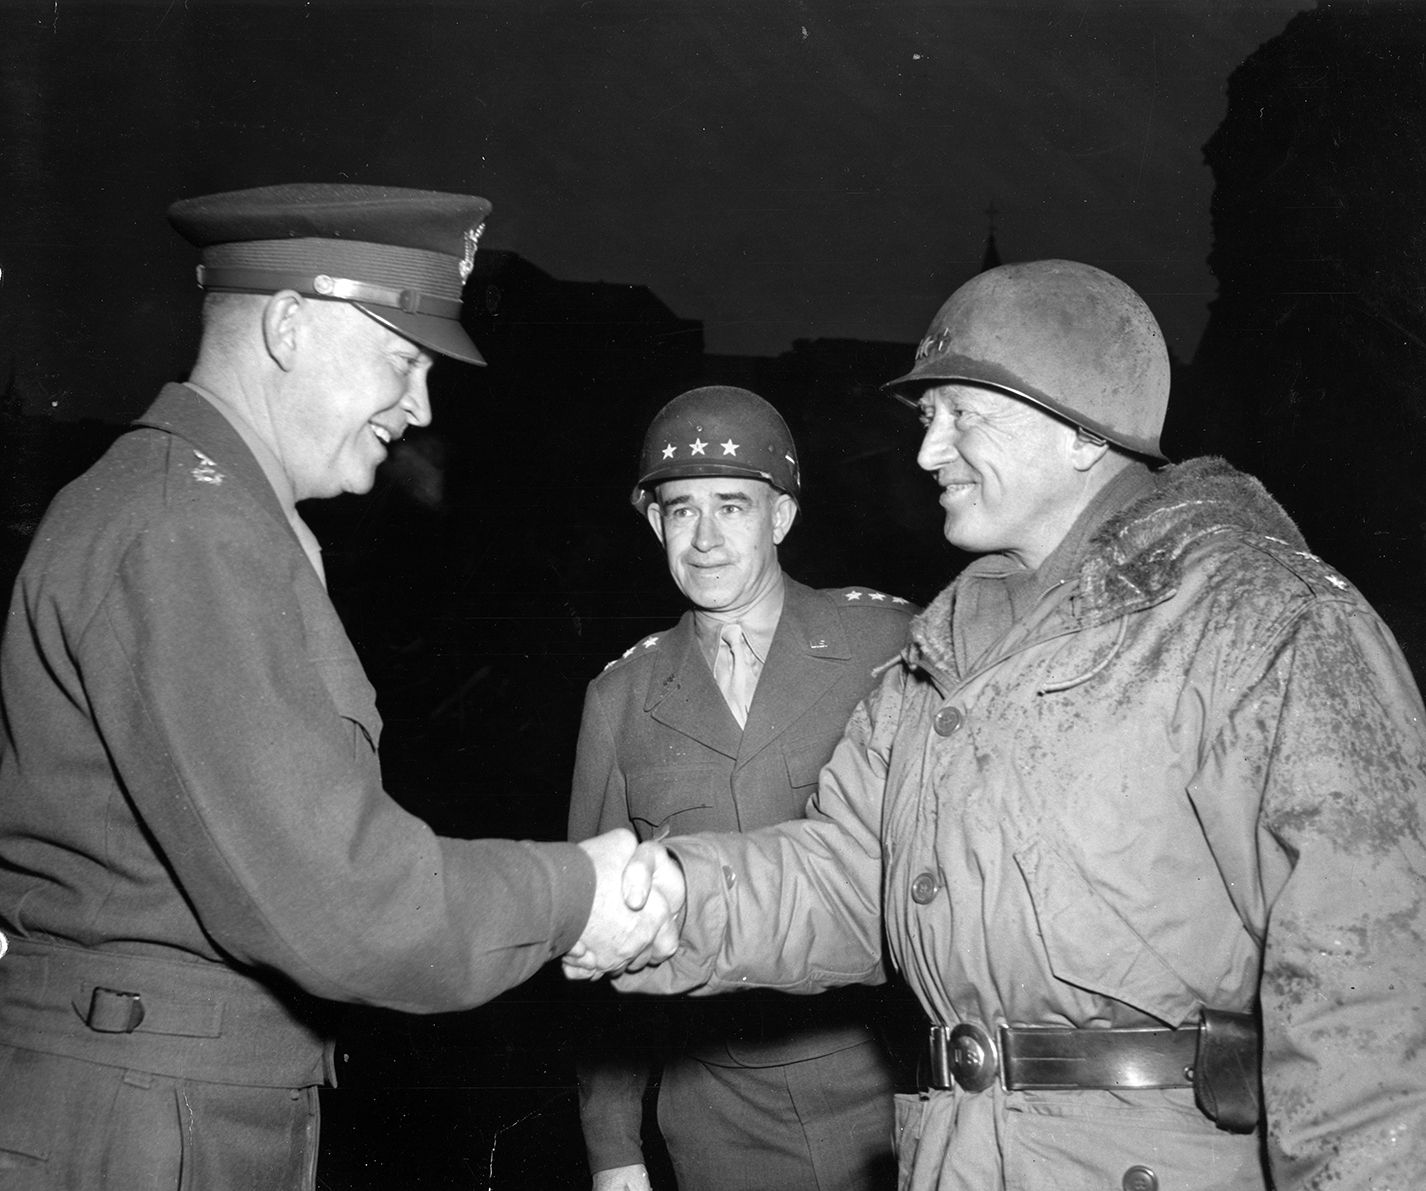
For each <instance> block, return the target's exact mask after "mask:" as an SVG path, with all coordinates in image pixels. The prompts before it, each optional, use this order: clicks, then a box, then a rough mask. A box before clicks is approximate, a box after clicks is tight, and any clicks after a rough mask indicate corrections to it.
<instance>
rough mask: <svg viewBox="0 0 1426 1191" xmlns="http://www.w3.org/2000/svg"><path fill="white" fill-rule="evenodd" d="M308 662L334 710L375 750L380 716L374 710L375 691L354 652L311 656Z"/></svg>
mask: <svg viewBox="0 0 1426 1191" xmlns="http://www.w3.org/2000/svg"><path fill="white" fill-rule="evenodd" d="M312 665H313V666H315V667H316V668H317V672H318V673H319V674H320V675H321V676H322V683H323V685H324V686H326V688H327V693H328V694H330V695H331V697H332V702H333V703H334V704H336V708H337V713H338V714H339V715H340V716H341V717H342V718H343V719H345V720H350V721H351V722H352V723H353V724H354V725H355V726H356V727H357V728H359V729H360V730H361V734H362V735H363V736H365V738H366V741H367V743H368V744H370V745H371V747H372V748H373V749H375V748H376V747H377V746H378V745H379V744H380V743H381V715H380V713H379V712H378V711H377V710H376V690H375V688H373V687H372V685H371V682H370V681H369V680H368V678H367V676H366V671H365V670H363V669H362V665H361V662H360V661H359V660H358V659H357V657H356V655H355V654H352V655H351V656H350V657H323V658H313V659H312Z"/></svg>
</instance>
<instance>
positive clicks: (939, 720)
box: [931, 707, 966, 736]
mask: <svg viewBox="0 0 1426 1191" xmlns="http://www.w3.org/2000/svg"><path fill="white" fill-rule="evenodd" d="M965 720H966V717H965V713H964V712H962V711H961V709H960V708H959V707H943V708H941V710H940V711H938V712H936V718H935V719H934V720H932V721H931V722H932V724H933V725H934V726H935V729H936V735H937V736H950V735H951V734H953V733H954V732H956V731H957V730H959V728H960V726H961V725H962V724H963V723H965Z"/></svg>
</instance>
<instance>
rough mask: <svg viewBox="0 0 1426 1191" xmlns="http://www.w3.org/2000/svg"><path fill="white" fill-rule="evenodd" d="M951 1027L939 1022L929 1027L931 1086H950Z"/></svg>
mask: <svg viewBox="0 0 1426 1191" xmlns="http://www.w3.org/2000/svg"><path fill="white" fill-rule="evenodd" d="M950 1035H951V1027H950V1026H943V1025H941V1024H940V1023H939V1022H937V1023H934V1024H933V1025H932V1026H931V1086H932V1087H933V1088H949V1087H950V1086H951V1048H950Z"/></svg>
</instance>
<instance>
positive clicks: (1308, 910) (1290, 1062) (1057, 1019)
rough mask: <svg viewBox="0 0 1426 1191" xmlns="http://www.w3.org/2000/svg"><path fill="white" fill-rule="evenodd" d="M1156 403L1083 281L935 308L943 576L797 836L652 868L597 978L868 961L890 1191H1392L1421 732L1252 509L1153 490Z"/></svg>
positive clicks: (1187, 468) (819, 973)
mask: <svg viewBox="0 0 1426 1191" xmlns="http://www.w3.org/2000/svg"><path fill="white" fill-rule="evenodd" d="M1168 378H1169V369H1168V360H1167V355H1166V352H1165V350H1164V346H1163V342H1162V339H1161V337H1160V335H1159V331H1158V328H1157V326H1156V325H1155V323H1154V320H1153V318H1152V316H1151V315H1150V314H1149V311H1148V309H1147V308H1146V306H1145V305H1144V303H1143V302H1142V301H1141V300H1140V299H1139V297H1138V296H1137V295H1136V294H1134V293H1133V292H1132V291H1131V290H1129V288H1128V287H1127V286H1125V285H1123V284H1122V283H1121V282H1119V281H1117V280H1116V279H1115V278H1113V277H1110V276H1109V275H1108V274H1105V273H1103V272H1101V271H1100V270H1098V269H1094V268H1091V267H1089V266H1087V265H1081V264H1075V263H1072V262H1068V261H1039V262H1034V263H1030V264H1020V265H1009V266H1005V267H1003V268H997V269H994V270H991V271H988V272H986V273H984V274H982V275H981V276H979V277H976V278H975V279H974V280H972V281H970V282H969V283H967V284H966V285H965V286H964V287H962V288H961V289H960V290H958V291H957V292H956V293H955V294H954V295H953V296H952V297H951V298H950V300H949V301H948V302H947V303H946V304H945V306H944V307H943V308H942V309H941V311H940V313H939V314H938V315H937V316H936V319H935V321H934V322H933V323H932V325H931V328H930V331H929V332H928V334H927V336H926V338H925V339H924V340H923V341H922V343H921V345H920V347H919V349H918V351H917V354H916V360H915V363H914V365H913V367H912V369H911V371H910V372H908V373H907V374H906V375H905V376H903V377H900V378H899V379H897V380H896V381H893V382H892V386H891V387H892V388H893V390H894V391H895V392H896V393H897V394H898V395H900V396H902V397H903V398H904V399H906V400H907V401H909V402H911V403H913V404H914V405H915V406H916V407H917V408H918V410H919V411H920V414H921V420H922V423H923V425H924V427H925V437H924V440H923V442H922V445H921V451H920V456H919V462H920V465H921V466H922V467H923V468H924V469H925V470H926V471H928V472H929V473H930V474H931V475H932V476H933V477H934V478H935V480H936V482H937V485H938V487H939V489H940V503H941V506H942V507H943V509H944V510H945V536H946V537H947V539H948V540H949V541H951V542H953V543H954V544H956V545H957V546H960V547H962V548H963V549H966V550H970V551H973V552H975V553H977V554H978V555H980V557H979V558H977V559H976V560H975V561H974V562H972V563H971V564H970V565H969V566H968V567H966V568H965V570H964V571H963V572H962V573H961V574H960V576H959V577H958V578H957V579H956V580H955V581H954V582H953V583H952V584H951V585H950V586H949V587H948V588H947V589H946V591H945V592H944V593H942V595H941V596H939V597H938V598H937V599H936V600H935V601H934V602H933V603H932V604H931V605H930V607H928V608H927V610H926V611H925V613H924V614H922V615H921V616H920V617H918V618H917V620H916V622H915V624H914V625H913V627H912V632H911V637H912V643H911V645H910V647H909V648H908V649H907V651H906V652H905V654H904V655H903V657H902V660H901V664H900V665H899V666H897V667H895V668H893V669H891V670H889V671H888V672H887V673H886V675H885V677H884V678H883V680H882V682H881V684H880V685H879V687H878V688H877V690H876V691H875V693H874V694H873V695H872V696H871V698H870V699H869V700H868V701H867V702H866V704H864V705H863V706H862V707H860V708H858V710H857V713H856V715H855V716H854V717H853V719H852V721H851V722H850V724H849V725H848V728H847V732H846V735H845V736H844V738H843V740H842V741H841V743H840V744H839V745H838V746H837V749H836V751H835V752H834V754H833V757H832V760H831V762H830V763H829V765H828V766H827V768H826V769H825V770H824V771H823V774H822V776H821V780H820V784H819V787H818V792H817V794H816V796H815V797H814V799H813V802H812V804H811V805H810V806H809V809H808V815H807V818H806V819H805V820H804V821H802V822H798V823H795V824H786V825H783V826H780V827H777V828H773V829H771V830H765V831H761V832H758V833H755V834H752V835H745V836H719V837H696V838H692V839H679V840H677V841H675V842H674V843H673V844H671V845H670V848H671V851H672V854H673V855H674V856H676V858H677V860H678V861H679V862H680V863H681V865H682V870H683V872H684V873H685V874H686V878H687V885H688V889H689V891H690V901H689V904H688V910H687V919H686V922H685V923H684V925H683V932H682V949H681V951H680V952H679V954H678V955H677V956H676V957H675V958H674V959H673V960H672V961H671V963H670V965H669V966H668V968H667V969H663V970H660V971H659V972H658V973H657V974H655V975H653V976H652V977H651V978H646V977H644V976H636V977H627V978H624V979H623V980H621V981H620V982H619V983H620V985H621V987H628V988H635V989H639V990H643V991H664V992H666V991H672V990H689V989H694V990H697V991H699V992H704V993H707V992H717V991H722V990H724V989H738V988H747V987H755V986H774V987H777V988H780V989H783V990H789V991H804V992H813V991H817V990H819V989H822V988H826V987H829V986H831V985H834V984H841V983H847V982H851V981H858V980H865V979H875V978H876V975H877V973H879V971H880V970H881V967H882V964H883V960H884V956H883V947H884V946H885V947H887V948H889V950H890V953H891V957H892V959H893V960H894V962H895V963H896V964H897V965H898V966H899V967H900V968H901V969H902V971H903V972H904V974H905V975H906V977H907V979H908V981H909V983H910V984H911V986H912V987H913V989H914V990H915V991H916V993H917V994H918V996H919V998H920V1000H921V1003H922V1005H923V1006H924V1008H925V1009H926V1011H927V1013H928V1014H929V1016H930V1017H931V1019H932V1021H933V1022H934V1023H935V1025H934V1026H933V1027H932V1029H931V1032H930V1033H931V1036H930V1038H929V1039H928V1044H927V1067H926V1081H925V1090H924V1091H923V1092H922V1094H921V1095H920V1096H919V1097H902V1098H899V1103H898V1138H899V1143H898V1150H899V1158H900V1163H901V1167H902V1174H903V1177H904V1179H905V1182H904V1184H903V1185H904V1186H906V1187H909V1188H911V1189H912V1191H931V1189H933V1188H934V1189H936V1191H991V1189H994V1188H1012V1187H1013V1188H1016V1189H1017V1191H1041V1189H1043V1191H1050V1189H1054V1191H1065V1189H1066V1188H1086V1189H1087V1188H1109V1187H1122V1188H1124V1189H1126V1191H1156V1189H1162V1191H1170V1189H1175V1191H1207V1189H1209V1188H1214V1189H1218V1191H1228V1189H1231V1191H1263V1189H1264V1188H1268V1187H1275V1188H1276V1191H1324V1189H1325V1188H1327V1187H1329V1186H1330V1187H1331V1188H1333V1189H1334V1191H1366V1189H1367V1188H1386V1187H1392V1188H1397V1187H1400V1188H1406V1187H1420V1186H1426V1046H1423V1039H1426V1019H1424V1018H1426V1000H1423V996H1422V990H1423V988H1426V946H1423V938H1426V846H1423V830H1422V811H1423V801H1424V800H1423V789H1426V711H1423V708H1422V704H1421V698H1420V695H1419V693H1418V691H1417V688H1416V685H1415V684H1414V682H1413V681H1412V677H1411V675H1410V673H1409V671H1408V669H1407V667H1406V664H1405V662H1404V660H1403V658H1402V656H1401V653H1400V651H1399V650H1398V648H1397V646H1396V643H1395V642H1394V640H1393V639H1392V636H1391V634H1390V632H1389V631H1388V630H1387V628H1386V626H1385V625H1384V624H1383V623H1382V622H1381V620H1380V619H1379V618H1378V617H1377V615H1376V614H1375V613H1374V612H1373V611H1372V609H1371V608H1370V607H1369V606H1368V605H1367V603H1366V601H1365V600H1364V599H1363V598H1362V596H1361V595H1360V594H1359V593H1358V592H1357V591H1356V590H1355V589H1354V588H1353V587H1352V586H1351V585H1350V584H1349V583H1348V582H1347V581H1346V580H1345V579H1343V578H1342V576H1341V575H1339V574H1338V573H1337V572H1336V571H1334V570H1333V569H1332V568H1331V567H1329V566H1328V565H1326V564H1325V563H1324V562H1322V561H1321V560H1320V559H1318V558H1316V557H1315V556H1314V555H1312V554H1311V553H1310V552H1309V551H1308V549H1307V547H1306V545H1305V544H1304V542H1303V540H1302V538H1301V535H1300V534H1299V533H1298V531H1297V529H1296V528H1295V527H1294V526H1293V524H1292V522H1291V521H1290V520H1289V519H1288V517H1287V516H1286V514H1285V513H1284V512H1283V510H1282V509H1281V508H1280V507H1279V506H1278V505H1277V504H1276V503H1275V502H1274V501H1273V499H1272V498H1271V497H1270V496H1269V495H1268V494H1267V492H1266V491H1264V489H1263V488H1262V487H1261V485H1260V484H1258V483H1257V481H1255V480H1253V479H1252V478H1251V477H1248V476H1245V475H1243V474H1241V473H1240V472H1237V471H1235V470H1234V469H1233V468H1231V467H1230V466H1229V465H1228V464H1226V463H1225V462H1224V461H1223V460H1221V459H1212V458H1204V459H1194V460H1190V461H1188V462H1185V463H1182V464H1179V465H1176V466H1160V465H1161V464H1162V462H1163V457H1162V455H1161V453H1160V450H1159V431H1160V429H1161V426H1162V422H1163V415H1164V411H1165V407H1166V401H1167V397H1168ZM1339 478H1340V477H1339ZM644 852H645V853H647V854H650V855H651V856H654V857H657V858H659V859H660V860H662V859H663V854H662V853H661V852H660V851H659V849H658V846H656V845H655V846H649V845H645V846H644ZM568 962H569V963H570V964H575V965H577V963H578V958H577V957H576V958H575V959H574V960H571V961H568Z"/></svg>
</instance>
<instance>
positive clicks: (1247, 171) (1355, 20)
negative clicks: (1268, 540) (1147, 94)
mask: <svg viewBox="0 0 1426 1191" xmlns="http://www.w3.org/2000/svg"><path fill="white" fill-rule="evenodd" d="M1423 111H1426V7H1423V6H1421V5H1419V4H1415V3H1372V4H1370V5H1367V4H1331V3H1320V4H1319V5H1318V7H1317V8H1316V9H1314V10H1313V11H1311V12H1307V13H1303V14H1300V15H1299V16H1297V17H1294V18H1293V19H1292V21H1291V22H1290V23H1289V24H1288V25H1287V27H1286V29H1285V30H1284V31H1283V32H1282V34H1280V35H1279V36H1278V37H1275V38H1273V39H1272V40H1271V41H1268V42H1266V43H1265V44H1264V45H1263V46H1261V47H1260V48H1259V49H1258V50H1257V51H1256V52H1255V53H1253V54H1252V55H1251V56H1250V57H1249V58H1248V59H1247V60H1246V61H1245V62H1244V63H1243V64H1242V65H1241V66H1240V67H1239V68H1238V69H1237V70H1236V71H1234V73H1233V75H1232V77H1231V79H1230V80H1229V86H1228V110H1227V115H1226V116H1225V118H1224V120H1223V123H1222V125H1221V126H1220V127H1219V129H1218V130H1217V131H1216V132H1215V133H1214V135H1213V137H1212V138H1211V139H1210V140H1209V142H1208V143H1207V145H1206V146H1205V148H1204V155H1205V158H1206V160H1207V162H1208V164H1209V165H1210V166H1211V167H1212V169H1213V174H1214V179H1215V190H1214V196H1213V208H1212V210H1213V230H1214V246H1213V251H1212V254H1211V256H1210V258H1209V263H1210V265H1211V266H1212V269H1213V272H1214V274H1215V275H1216V277H1217V279H1218V296H1217V298H1216V300H1215V301H1214V302H1213V303H1212V304H1211V307H1210V318H1209V322H1208V325H1207V328H1206V330H1205V332H1204V336H1203V340H1202V343H1201V345H1200V347H1199V351H1198V354H1197V356H1196V358H1195V361H1194V366H1193V369H1192V373H1191V376H1190V377H1189V378H1188V379H1187V383H1186V384H1185V389H1184V394H1183V395H1182V396H1181V397H1180V399H1179V400H1177V401H1176V402H1175V404H1174V407H1173V408H1172V409H1171V411H1170V413H1171V420H1170V426H1169V432H1168V441H1169V443H1170V447H1171V450H1172V451H1175V452H1177V453H1179V454H1187V453H1199V452H1203V451H1213V452H1218V453H1222V454H1225V455H1227V456H1229V457H1230V458H1231V459H1232V460H1233V461H1234V462H1236V463H1238V464H1240V465H1241V466H1243V467H1245V468H1247V469H1248V470H1250V471H1252V472H1254V473H1256V474H1257V475H1259V476H1260V477H1261V478H1262V479H1263V481H1264V482H1265V483H1266V484H1267V486H1268V487H1269V489H1270V490H1271V491H1272V492H1273V493H1274V494H1275V495H1276V496H1278V497H1279V499H1281V500H1282V502H1283V503H1284V505H1285V506H1286V507H1287V509H1288V511H1289V512H1290V513H1292V515H1293V516H1294V517H1295V518H1296V519H1297V520H1298V522H1299V524H1300V526H1301V528H1302V530H1303V532H1304V533H1305V535H1306V537H1307V540H1308V542H1309V543H1310V544H1311V545H1312V547H1313V548H1314V549H1315V550H1316V551H1318V552H1319V553H1320V554H1322V555H1323V556H1324V557H1326V558H1327V559H1328V560H1329V561H1330V562H1332V563H1334V564H1336V565H1337V566H1339V567H1341V568H1342V570H1343V571H1344V572H1345V573H1346V574H1347V575H1348V576H1349V577H1350V578H1351V579H1353V580H1354V581H1355V582H1356V583H1358V584H1359V585H1360V586H1361V587H1362V589H1363V590H1364V592H1365V593H1366V594H1367V596H1368V597H1369V598H1370V599H1371V600H1372V601H1373V602H1374V603H1375V604H1377V606H1378V607H1379V608H1380V609H1381V611H1382V612H1383V613H1384V615H1386V617H1387V619H1388V620H1389V621H1390V622H1391V623H1392V626H1393V628H1394V629H1395V630H1396V632H1397V634H1398V636H1400V637H1401V638H1402V642H1403V645H1404V646H1405V647H1406V650H1407V653H1408V656H1410V657H1411V659H1412V661H1413V664H1414V665H1415V666H1416V667H1417V669H1418V673H1420V672H1421V667H1422V665H1423V663H1424V662H1426V617H1423V614H1422V611H1421V609H1422V601H1421V596H1420V593H1421V590H1422V586H1423V582H1424V581H1426V545H1423V526H1424V525H1426V493H1423V490H1422V485H1421V483H1420V479H1419V469H1420V463H1421V460H1422V458H1423V447H1426V220H1423V219H1422V202H1423V200H1422V196H1423V195H1424V194H1426V143H1423V141H1422V138H1421V114H1422V112H1423Z"/></svg>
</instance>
